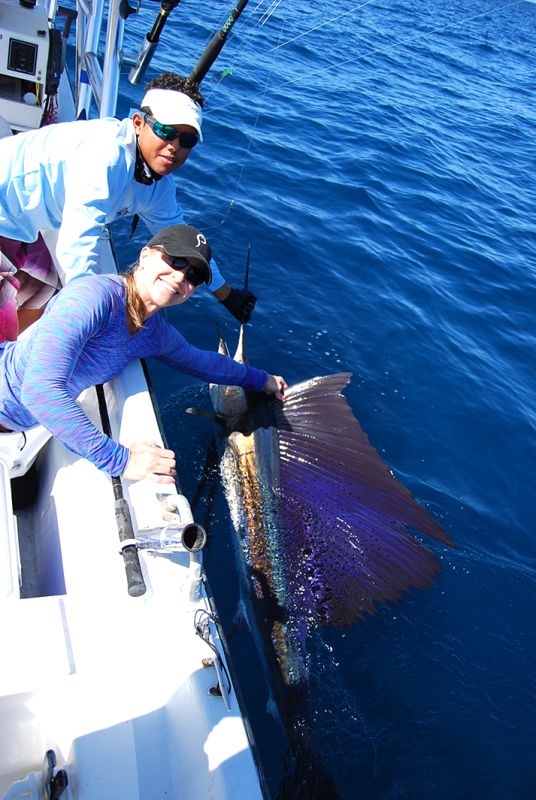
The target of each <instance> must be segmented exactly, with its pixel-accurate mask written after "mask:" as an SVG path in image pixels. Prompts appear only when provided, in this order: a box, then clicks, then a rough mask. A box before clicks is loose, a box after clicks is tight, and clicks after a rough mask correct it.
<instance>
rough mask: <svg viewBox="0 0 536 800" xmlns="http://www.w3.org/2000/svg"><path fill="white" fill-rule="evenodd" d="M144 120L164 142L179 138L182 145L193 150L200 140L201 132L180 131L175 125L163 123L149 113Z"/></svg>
mask: <svg viewBox="0 0 536 800" xmlns="http://www.w3.org/2000/svg"><path fill="white" fill-rule="evenodd" d="M144 120H145V122H146V123H147V125H148V126H149V127H150V129H151V130H152V132H153V133H154V134H155V136H158V138H159V139H163V140H164V142H174V141H175V139H178V140H179V145H180V146H181V147H184V148H185V149H186V150H191V149H192V147H195V146H196V144H197V143H198V141H199V134H198V133H197V131H194V132H193V133H191V132H190V131H181V132H180V133H179V131H178V130H177V129H176V128H174V127H173V125H163V124H162V123H161V122H158V121H157V120H156V119H155V118H154V117H150V116H149V114H145V116H144Z"/></svg>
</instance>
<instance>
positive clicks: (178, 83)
mask: <svg viewBox="0 0 536 800" xmlns="http://www.w3.org/2000/svg"><path fill="white" fill-rule="evenodd" d="M149 89H174V90H175V91H176V92H182V93H183V94H185V95H187V96H188V97H191V99H192V100H193V101H194V102H195V103H197V104H198V105H199V106H201V108H203V105H204V103H205V98H204V97H203V95H202V94H201V92H200V91H199V84H198V83H194V82H192V81H189V80H188V78H185V77H184V75H177V74H176V73H175V72H163V73H162V74H161V75H157V77H156V78H153V80H152V81H149V83H146V84H145V91H146V92H148V91H149ZM142 111H145V109H144V108H142ZM149 111H150V109H149Z"/></svg>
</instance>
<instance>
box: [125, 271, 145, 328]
mask: <svg viewBox="0 0 536 800" xmlns="http://www.w3.org/2000/svg"><path fill="white" fill-rule="evenodd" d="M139 263H140V262H139V261H137V262H136V263H135V264H134V265H133V266H132V268H131V269H129V271H128V272H126V273H125V286H126V290H127V297H126V312H127V326H128V329H129V331H130V333H137V332H138V331H139V330H141V329H142V328H143V323H144V322H145V307H144V305H143V302H142V300H141V297H140V295H139V293H138V290H137V289H136V281H135V279H134V273H135V272H136V269H137V268H138V266H139Z"/></svg>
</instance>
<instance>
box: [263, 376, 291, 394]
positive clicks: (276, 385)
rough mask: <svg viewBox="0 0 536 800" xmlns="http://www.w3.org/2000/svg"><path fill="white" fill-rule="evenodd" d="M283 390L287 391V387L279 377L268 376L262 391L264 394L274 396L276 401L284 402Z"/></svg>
mask: <svg viewBox="0 0 536 800" xmlns="http://www.w3.org/2000/svg"><path fill="white" fill-rule="evenodd" d="M285 389H288V386H287V384H286V383H285V379H284V378H282V377H281V375H268V380H267V381H266V383H265V384H264V389H263V391H264V392H266V394H275V396H276V397H277V399H278V400H284V399H285V397H284V393H285Z"/></svg>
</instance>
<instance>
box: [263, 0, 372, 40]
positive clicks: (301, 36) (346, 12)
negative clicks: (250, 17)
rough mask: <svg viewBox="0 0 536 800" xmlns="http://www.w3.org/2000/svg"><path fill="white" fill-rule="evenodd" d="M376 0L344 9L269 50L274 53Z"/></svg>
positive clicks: (369, 0) (368, 0) (367, 0)
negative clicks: (340, 12) (335, 15)
mask: <svg viewBox="0 0 536 800" xmlns="http://www.w3.org/2000/svg"><path fill="white" fill-rule="evenodd" d="M375 2H376V0H366V2H365V3H359V5H357V6H354V7H353V8H349V9H348V11H343V13H342V14H339V15H338V16H337V17H332V18H331V19H326V20H324V22H319V24H318V25H315V26H314V28H310V30H308V31H305V32H304V33H300V34H298V36H294V38H293V39H288V40H287V41H286V42H283V43H282V44H278V45H277V46H276V47H272V49H271V50H268V52H269V53H273V52H274V50H279V49H280V48H281V47H286V45H287V44H290V43H291V42H296V41H297V40H298V39H302V38H303V37H304V36H308V35H309V34H310V33H312V32H313V31H317V30H318V29H319V28H323V27H324V26H325V25H330V24H331V23H332V22H338V20H340V19H342V17H346V16H347V15H348V14H353V13H354V11H359V10H360V9H362V8H364V7H365V6H368V5H370V4H371V3H375Z"/></svg>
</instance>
